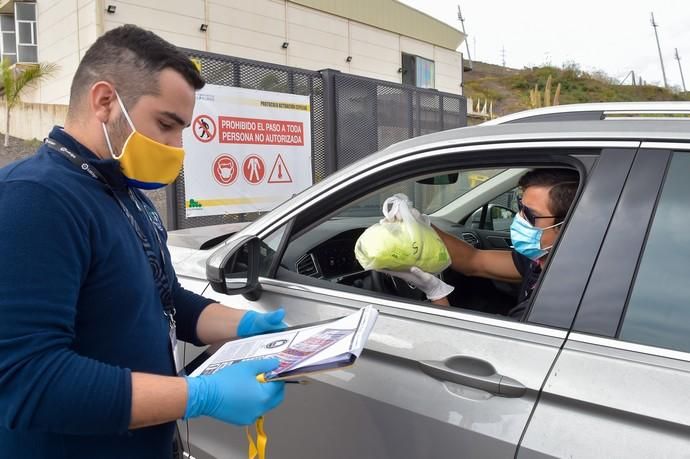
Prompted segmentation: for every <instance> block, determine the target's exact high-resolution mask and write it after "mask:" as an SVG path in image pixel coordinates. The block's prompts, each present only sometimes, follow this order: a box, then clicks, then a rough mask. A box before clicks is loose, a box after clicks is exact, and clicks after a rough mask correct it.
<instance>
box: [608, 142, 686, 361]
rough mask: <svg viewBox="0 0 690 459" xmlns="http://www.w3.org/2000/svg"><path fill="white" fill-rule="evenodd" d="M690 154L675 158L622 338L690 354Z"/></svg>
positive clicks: (635, 287)
mask: <svg viewBox="0 0 690 459" xmlns="http://www.w3.org/2000/svg"><path fill="white" fill-rule="evenodd" d="M688 177H690V154H688V153H676V154H674V155H673V158H672V160H671V165H670V168H669V170H668V173H667V176H666V180H665V183H664V186H663V189H662V192H661V197H660V198H659V202H658V204H657V208H656V212H655V215H654V219H653V221H652V224H651V227H650V229H649V234H648V237H647V242H646V244H645V248H644V251H643V254H642V257H641V260H640V263H639V268H638V271H637V275H636V278H635V282H634V285H633V287H632V292H631V295H630V299H629V301H628V305H627V309H626V313H625V317H624V319H623V322H622V326H621V330H620V334H619V337H620V339H622V340H625V341H631V342H635V343H640V344H647V345H652V346H659V347H664V348H669V349H675V350H679V351H684V352H690V340H689V339H688V336H689V334H690V307H689V306H688V298H690V283H689V282H688V279H690V232H689V231H688V228H690V202H688V196H690V181H688Z"/></svg>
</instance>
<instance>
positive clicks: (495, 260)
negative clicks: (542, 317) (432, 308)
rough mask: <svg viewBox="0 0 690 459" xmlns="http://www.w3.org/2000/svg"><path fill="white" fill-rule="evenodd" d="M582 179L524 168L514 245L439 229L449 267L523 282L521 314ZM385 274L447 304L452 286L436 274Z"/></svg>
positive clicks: (515, 313) (516, 312) (517, 310)
mask: <svg viewBox="0 0 690 459" xmlns="http://www.w3.org/2000/svg"><path fill="white" fill-rule="evenodd" d="M578 183H579V175H578V173H577V171H575V170H572V169H560V168H559V169H553V168H540V169H533V170H531V171H529V172H527V173H525V174H524V175H523V176H522V177H521V178H520V181H519V182H518V186H519V187H520V189H521V191H522V196H521V198H519V200H518V213H517V214H516V215H515V218H514V219H513V223H512V224H511V226H510V237H511V240H512V244H513V249H512V250H510V251H507V250H481V249H477V248H475V247H473V246H472V245H470V244H468V243H466V242H465V241H462V240H460V239H458V238H456V237H454V236H452V235H450V234H448V233H445V232H443V231H441V230H439V229H438V228H435V229H436V232H437V233H438V234H439V236H441V239H442V240H443V242H444V244H445V245H446V247H447V248H448V252H449V254H450V257H451V266H450V267H451V268H452V269H453V270H455V271H458V272H461V273H462V274H465V275H467V276H476V277H484V278H489V279H494V280H499V281H504V282H514V283H518V282H519V283H521V285H520V290H519V293H518V298H517V304H516V306H515V307H513V308H512V309H511V310H510V311H509V315H510V316H511V317H514V318H518V319H519V318H522V317H523V315H524V313H525V312H526V310H527V307H528V306H529V302H530V301H529V300H530V297H531V295H532V291H533V290H534V287H535V286H536V284H537V281H538V279H539V276H540V275H541V272H542V268H543V266H544V263H545V261H546V256H547V254H548V253H549V251H550V250H551V248H552V247H553V245H554V243H555V242H556V238H557V237H558V235H559V234H560V232H561V227H562V225H563V222H564V219H565V217H566V215H567V213H568V210H569V209H570V205H571V204H572V202H573V200H574V199H575V194H576V193H577V187H578ZM387 273H388V274H392V275H395V276H398V277H401V278H402V279H404V280H406V281H407V282H409V283H410V284H412V285H414V286H416V287H417V288H419V289H420V290H422V291H423V292H425V293H426V294H427V297H428V298H429V299H430V300H432V301H433V302H434V303H436V304H439V305H444V306H447V305H449V303H448V298H447V296H446V295H447V294H448V292H449V291H452V290H453V288H452V287H450V286H448V285H447V284H446V283H445V282H443V281H442V280H441V279H439V278H438V277H436V276H433V275H431V274H429V273H426V272H423V271H421V270H419V269H417V268H412V270H411V272H408V273H396V272H390V271H387ZM459 294H460V295H462V292H460V293H459Z"/></svg>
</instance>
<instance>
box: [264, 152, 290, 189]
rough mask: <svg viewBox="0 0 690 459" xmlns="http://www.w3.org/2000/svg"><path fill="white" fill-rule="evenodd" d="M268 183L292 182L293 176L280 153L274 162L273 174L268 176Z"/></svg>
mask: <svg viewBox="0 0 690 459" xmlns="http://www.w3.org/2000/svg"><path fill="white" fill-rule="evenodd" d="M268 183H292V177H291V176H290V172H289V171H288V168H287V166H286V165H285V161H284V160H283V157H282V156H280V155H278V157H277V158H276V161H275V162H274V163H273V168H272V169H271V174H270V175H269V176H268Z"/></svg>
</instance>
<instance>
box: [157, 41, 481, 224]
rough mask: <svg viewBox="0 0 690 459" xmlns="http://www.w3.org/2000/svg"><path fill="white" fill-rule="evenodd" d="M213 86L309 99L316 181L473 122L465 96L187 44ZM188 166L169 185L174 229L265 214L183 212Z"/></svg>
mask: <svg viewBox="0 0 690 459" xmlns="http://www.w3.org/2000/svg"><path fill="white" fill-rule="evenodd" d="M183 51H185V52H186V53H187V54H188V55H189V56H190V57H192V58H194V59H197V60H199V61H200V62H201V73H202V76H203V77H204V79H205V80H206V82H207V83H209V84H216V85H225V86H234V87H240V88H248V89H256V90H263V91H273V92H283V93H290V94H299V95H306V96H310V104H311V136H312V139H311V145H312V171H313V180H314V183H316V182H319V181H321V180H322V179H324V178H325V177H326V176H327V175H328V174H330V173H332V172H335V171H336V170H338V169H340V168H342V167H344V166H346V165H348V164H350V163H352V162H354V161H357V160H359V159H361V158H364V157H366V156H367V155H369V154H371V153H374V152H376V151H378V150H381V149H383V148H385V147H387V146H389V145H391V144H393V143H396V142H399V141H401V140H405V139H409V138H411V137H416V136H418V135H422V134H428V133H431V132H436V131H441V130H444V129H450V128H455V127H461V126H466V125H467V105H466V101H465V98H464V97H463V96H460V95H457V94H448V93H443V92H439V91H435V90H429V89H421V88H416V87H412V86H407V85H400V84H396V83H391V82H387V81H381V80H374V79H371V78H364V77H359V76H354V75H348V74H343V73H340V72H338V71H337V70H330V69H328V70H323V71H320V72H314V71H310V70H303V69H298V68H293V67H286V66H281V65H275V64H269V63H265V62H258V61H252V60H248V59H240V58H236V57H229V56H224V55H220V54H213V53H207V52H202V51H196V50H189V49H185V50H183ZM184 180H185V177H184V171H183V172H182V173H181V174H180V176H179V178H178V179H177V180H176V181H175V183H174V184H173V185H172V186H170V187H168V189H167V196H166V200H167V220H168V229H169V230H173V229H180V228H191V227H198V226H208V225H215V224H220V223H235V222H245V221H253V220H255V219H256V218H258V216H259V215H260V213H245V214H230V215H221V216H214V217H192V218H186V217H185V194H184Z"/></svg>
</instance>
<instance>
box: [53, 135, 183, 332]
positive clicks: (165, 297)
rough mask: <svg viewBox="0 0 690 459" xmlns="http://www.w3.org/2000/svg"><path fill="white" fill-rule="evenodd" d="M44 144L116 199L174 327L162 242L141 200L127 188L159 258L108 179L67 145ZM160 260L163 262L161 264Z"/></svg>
mask: <svg viewBox="0 0 690 459" xmlns="http://www.w3.org/2000/svg"><path fill="white" fill-rule="evenodd" d="M44 142H45V144H46V145H47V146H48V147H50V148H52V149H53V150H55V151H56V152H58V153H60V154H62V156H64V157H65V158H67V159H68V160H69V162H70V163H71V164H72V165H73V166H74V167H76V168H78V169H80V170H82V171H84V173H86V174H88V175H90V176H91V177H92V178H94V179H95V180H98V181H99V182H101V183H102V184H103V185H105V187H106V188H107V189H108V191H109V192H110V194H111V196H112V197H113V198H114V199H115V201H117V204H118V206H119V207H120V209H121V210H122V213H123V214H124V215H125V217H126V218H127V221H128V222H129V224H130V226H131V227H132V229H133V230H134V232H135V233H136V235H137V237H138V238H139V242H141V246H142V248H143V249H144V253H145V255H146V258H147V259H148V261H149V265H150V266H151V271H152V272H153V279H154V282H155V283H156V287H158V292H159V294H160V298H161V304H162V305H163V314H164V315H165V317H166V318H167V319H168V321H169V325H170V327H171V328H172V329H174V327H175V307H174V306H173V300H172V291H171V288H170V282H169V280H168V276H167V274H166V273H165V266H164V265H165V252H164V251H163V242H162V240H161V237H160V235H159V234H158V229H157V228H156V225H155V224H154V223H153V222H152V221H151V217H150V216H149V214H148V212H147V211H146V209H145V208H144V204H143V203H142V202H141V200H140V199H139V198H138V197H137V196H136V195H135V194H134V192H132V190H131V189H128V191H129V197H130V199H131V200H132V201H133V202H134V204H135V205H136V206H137V209H139V210H140V211H142V212H143V213H144V214H146V218H147V220H148V221H149V222H150V223H151V226H152V229H153V232H154V234H155V235H156V239H157V240H158V247H159V249H160V259H159V257H158V256H157V255H156V253H155V251H154V250H153V247H152V246H151V243H150V242H149V239H148V238H147V237H146V234H144V232H143V231H142V229H141V227H140V226H139V224H138V223H137V221H136V220H135V219H134V216H133V215H132V213H131V212H130V211H129V209H128V208H127V206H125V203H124V202H122V200H121V199H120V197H119V196H118V195H117V193H115V190H113V188H112V187H111V186H110V184H109V183H108V181H107V180H106V179H105V177H103V175H102V174H101V173H100V172H99V171H98V169H96V168H95V167H93V166H92V165H90V164H89V163H88V162H87V161H86V160H85V159H84V158H82V157H81V156H79V155H76V154H75V153H73V152H72V151H71V150H69V149H68V148H67V147H65V146H63V145H61V144H60V143H59V142H56V141H55V140H53V139H51V138H46V139H45V140H44ZM161 261H162V263H163V264H161Z"/></svg>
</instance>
